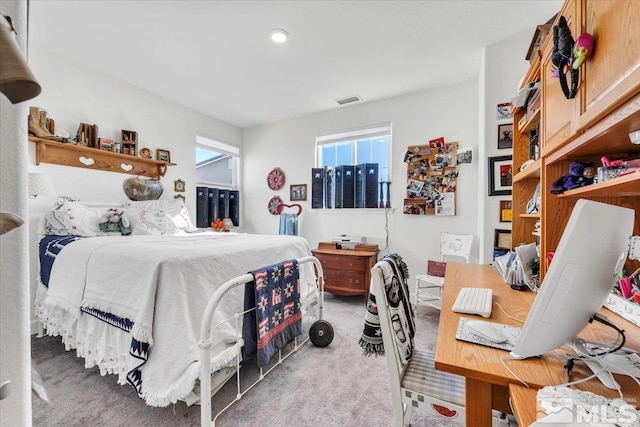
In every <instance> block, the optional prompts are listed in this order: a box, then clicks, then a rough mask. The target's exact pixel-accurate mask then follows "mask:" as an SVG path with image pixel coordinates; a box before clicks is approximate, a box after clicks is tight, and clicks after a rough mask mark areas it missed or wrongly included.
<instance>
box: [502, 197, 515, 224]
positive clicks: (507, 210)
mask: <svg viewBox="0 0 640 427" xmlns="http://www.w3.org/2000/svg"><path fill="white" fill-rule="evenodd" d="M511 216H512V210H511V200H500V222H511Z"/></svg>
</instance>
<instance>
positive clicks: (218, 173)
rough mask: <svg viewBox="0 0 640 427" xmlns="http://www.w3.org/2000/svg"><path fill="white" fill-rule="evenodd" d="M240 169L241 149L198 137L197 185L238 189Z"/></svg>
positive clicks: (204, 137)
mask: <svg viewBox="0 0 640 427" xmlns="http://www.w3.org/2000/svg"><path fill="white" fill-rule="evenodd" d="M239 169H240V148H239V147H236V146H233V145H230V144H227V143H224V142H221V141H217V140H215V139H211V138H209V137H206V136H202V135H196V183H197V185H204V186H215V187H218V188H226V189H237V188H238V179H239Z"/></svg>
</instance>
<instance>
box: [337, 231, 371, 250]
mask: <svg viewBox="0 0 640 427" xmlns="http://www.w3.org/2000/svg"><path fill="white" fill-rule="evenodd" d="M331 241H332V242H334V243H336V244H337V245H338V247H339V248H343V249H355V247H356V246H357V245H361V244H363V243H367V238H366V237H363V236H349V235H347V234H341V235H340V236H337V237H332V238H331Z"/></svg>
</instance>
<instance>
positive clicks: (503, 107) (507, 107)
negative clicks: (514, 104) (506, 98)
mask: <svg viewBox="0 0 640 427" xmlns="http://www.w3.org/2000/svg"><path fill="white" fill-rule="evenodd" d="M510 118H511V103H510V102H503V103H500V104H498V106H497V109H496V119H498V120H502V119H510Z"/></svg>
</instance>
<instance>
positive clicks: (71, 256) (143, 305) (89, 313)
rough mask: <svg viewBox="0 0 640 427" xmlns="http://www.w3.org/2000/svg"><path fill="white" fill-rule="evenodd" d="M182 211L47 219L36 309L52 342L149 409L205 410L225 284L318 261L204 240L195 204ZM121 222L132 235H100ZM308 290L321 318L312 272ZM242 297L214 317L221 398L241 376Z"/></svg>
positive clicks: (82, 212)
mask: <svg viewBox="0 0 640 427" xmlns="http://www.w3.org/2000/svg"><path fill="white" fill-rule="evenodd" d="M175 202H176V203H174V201H170V200H167V201H155V203H154V202H142V203H136V202H131V203H128V204H126V205H121V206H113V205H110V206H97V207H95V206H93V207H92V206H87V205H84V204H80V203H77V202H68V201H64V202H62V203H57V204H56V206H54V207H53V208H52V209H51V210H50V211H49V212H47V214H46V215H45V217H44V219H43V221H42V223H41V230H40V232H41V240H40V280H39V284H38V291H37V295H36V302H35V310H36V314H37V317H38V319H39V320H40V322H42V324H43V326H44V328H45V330H46V333H47V334H48V335H53V336H61V337H62V341H63V343H64V345H65V347H66V349H67V350H71V349H75V350H76V353H77V355H78V356H79V357H82V358H84V359H85V366H86V367H87V368H90V367H94V366H97V367H98V368H99V369H100V372H101V374H102V375H106V374H115V375H117V378H118V379H117V381H118V383H120V384H126V383H129V384H131V385H132V386H134V387H135V389H136V392H137V394H138V396H139V397H140V398H142V399H144V401H145V402H146V403H147V404H148V405H150V406H167V405H169V404H172V403H175V402H177V401H178V400H184V401H186V402H187V403H193V402H194V401H195V400H197V396H195V397H194V386H196V385H197V383H198V381H197V379H198V376H199V373H200V372H199V370H200V365H201V364H200V362H199V361H200V357H201V356H200V352H201V351H202V345H199V344H201V343H199V341H200V329H201V322H202V318H203V314H204V311H205V307H206V306H207V302H208V301H209V300H210V299H211V297H212V296H213V295H214V293H215V291H216V289H217V288H218V287H219V286H220V285H222V284H224V283H225V282H227V281H228V280H229V279H230V278H234V277H236V276H242V275H246V273H247V272H249V271H251V270H254V269H257V268H259V267H263V266H267V265H271V264H276V263H279V262H281V261H283V260H291V259H299V258H304V257H308V256H310V255H311V251H310V248H309V245H308V243H307V242H306V240H305V239H303V238H301V237H298V236H284V235H282V236H280V235H256V234H240V233H233V232H229V233H222V232H214V231H201V230H198V231H197V232H194V231H195V229H194V227H193V226H192V224H191V223H190V221H189V216H188V213H187V212H186V209H185V207H184V205H182V204H180V202H179V201H175ZM114 213H116V214H120V215H124V217H125V218H127V221H128V222H129V227H130V229H131V230H132V233H131V235H127V236H123V235H120V233H105V232H101V231H100V227H98V224H100V223H101V221H102V222H104V220H105V218H108V217H109V215H113V214H114ZM150 230H151V231H150ZM299 283H300V306H301V307H302V311H303V312H304V313H305V315H310V316H315V317H316V318H317V317H318V316H320V317H321V310H318V309H319V308H320V309H321V303H320V304H318V296H319V292H318V288H317V283H316V276H315V273H314V268H313V263H301V264H300V266H299ZM243 291H244V289H243V287H241V286H239V287H232V288H230V289H228V290H225V292H224V300H223V301H222V302H220V303H216V305H217V309H216V310H215V311H214V312H213V313H211V322H210V323H212V324H215V325H217V327H216V333H215V334H213V335H212V338H211V341H210V342H209V343H207V348H208V351H209V352H210V354H211V355H212V357H211V358H210V360H208V364H210V372H211V373H213V381H212V383H213V384H212V385H211V388H212V391H211V393H215V390H216V389H217V388H218V387H220V386H221V385H222V384H223V383H224V382H225V381H226V380H227V379H228V378H230V377H231V376H232V375H233V373H234V372H235V371H236V369H237V365H238V362H237V361H238V360H239V352H240V350H241V347H242V344H243V342H242V334H241V332H240V331H239V330H238V328H239V326H238V325H239V324H240V325H241V323H242V322H237V321H235V323H234V321H231V322H228V321H227V320H228V319H237V314H236V313H242V312H243V310H244V307H243V299H244V292H243ZM320 301H321V300H320ZM318 311H320V313H318ZM196 390H197V387H196ZM207 401H209V399H207Z"/></svg>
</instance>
